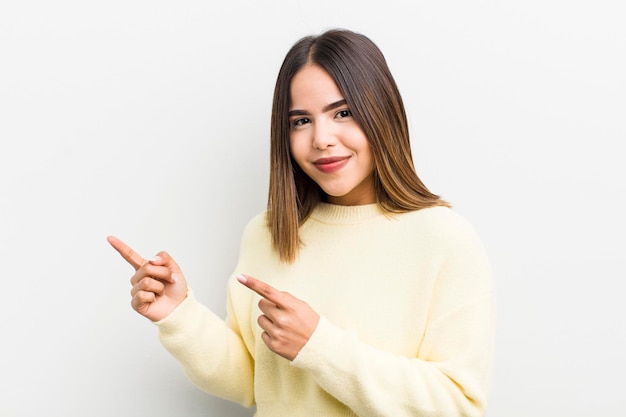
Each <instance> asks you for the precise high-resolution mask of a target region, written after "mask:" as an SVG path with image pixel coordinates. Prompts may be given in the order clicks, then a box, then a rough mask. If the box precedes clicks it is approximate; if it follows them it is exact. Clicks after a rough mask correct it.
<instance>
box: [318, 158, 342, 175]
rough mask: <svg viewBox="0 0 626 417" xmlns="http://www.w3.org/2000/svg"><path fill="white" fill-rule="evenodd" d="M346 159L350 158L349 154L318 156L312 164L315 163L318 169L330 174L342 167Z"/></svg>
mask: <svg viewBox="0 0 626 417" xmlns="http://www.w3.org/2000/svg"><path fill="white" fill-rule="evenodd" d="M348 159H350V157H349V156H333V157H329V158H319V159H316V160H315V161H313V165H315V167H316V168H317V169H319V170H320V171H322V172H324V173H326V174H331V173H333V172H336V171H339V170H340V169H341V168H343V167H344V166H345V165H346V164H347V163H348Z"/></svg>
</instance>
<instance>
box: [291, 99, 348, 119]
mask: <svg viewBox="0 0 626 417" xmlns="http://www.w3.org/2000/svg"><path fill="white" fill-rule="evenodd" d="M346 104H348V102H347V101H346V100H345V99H341V100H339V101H335V102H334V103H330V104H328V105H326V106H324V108H323V109H322V113H326V112H327V111H331V110H333V109H336V108H337V107H341V106H345V105H346ZM307 114H309V112H307V111H305V110H289V113H287V115H288V116H289V117H291V116H304V115H307Z"/></svg>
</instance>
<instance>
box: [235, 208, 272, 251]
mask: <svg viewBox="0 0 626 417" xmlns="http://www.w3.org/2000/svg"><path fill="white" fill-rule="evenodd" d="M266 218H267V215H266V212H265V211H264V212H261V213H259V214H257V215H256V216H254V217H252V218H251V219H250V220H249V221H248V223H247V224H246V226H245V227H244V229H243V235H242V238H241V248H240V249H241V250H246V248H251V249H252V250H254V249H255V248H257V249H258V248H260V247H261V246H263V245H268V244H270V245H271V240H272V238H271V234H270V231H269V228H268V226H267V221H266Z"/></svg>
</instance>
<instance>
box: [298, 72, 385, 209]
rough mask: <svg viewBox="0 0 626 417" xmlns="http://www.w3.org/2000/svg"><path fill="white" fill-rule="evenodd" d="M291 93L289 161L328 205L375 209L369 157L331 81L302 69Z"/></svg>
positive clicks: (362, 137) (367, 147)
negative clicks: (309, 179)
mask: <svg viewBox="0 0 626 417" xmlns="http://www.w3.org/2000/svg"><path fill="white" fill-rule="evenodd" d="M290 88H291V96H290V99H291V103H290V107H289V123H290V135H289V140H290V146H291V155H292V157H293V159H294V160H295V161H296V163H297V164H298V165H299V166H300V168H301V169H302V170H303V171H304V172H305V173H306V174H307V175H308V176H309V177H310V178H311V179H312V180H313V181H315V182H316V183H317V185H319V186H320V188H321V189H322V190H323V191H324V192H325V193H326V194H327V196H328V202H329V203H332V204H339V205H344V206H353V205H361V204H370V203H375V202H376V193H375V190H374V180H373V175H372V173H373V171H374V160H373V157H372V151H371V149H370V145H369V142H368V140H367V138H366V137H365V133H364V132H363V130H362V129H361V127H360V126H359V124H358V123H357V122H356V120H355V119H354V118H353V117H352V113H351V111H350V108H349V107H348V105H347V104H346V101H345V100H344V97H343V95H342V94H341V92H340V91H339V87H337V84H336V83H335V81H334V80H333V79H332V77H331V76H330V75H329V74H328V73H327V72H326V71H325V70H324V69H323V68H321V67H320V66H318V65H306V66H304V67H303V68H302V69H301V70H300V71H298V72H297V73H296V75H295V76H294V77H293V79H292V80H291V85H290Z"/></svg>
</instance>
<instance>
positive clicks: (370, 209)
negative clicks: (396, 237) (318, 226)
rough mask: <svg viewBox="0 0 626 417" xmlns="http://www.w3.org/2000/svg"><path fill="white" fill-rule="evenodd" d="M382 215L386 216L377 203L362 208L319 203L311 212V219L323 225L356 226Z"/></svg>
mask: <svg viewBox="0 0 626 417" xmlns="http://www.w3.org/2000/svg"><path fill="white" fill-rule="evenodd" d="M382 215H384V211H383V210H382V209H381V208H380V207H379V206H378V204H376V203H374V204H365V205H362V206H338V205H334V204H328V203H318V204H317V206H315V208H314V209H313V211H312V212H311V216H310V218H311V219H315V220H317V221H320V222H323V223H331V224H354V223H359V222H361V221H363V220H366V219H371V218H373V217H378V216H382Z"/></svg>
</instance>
